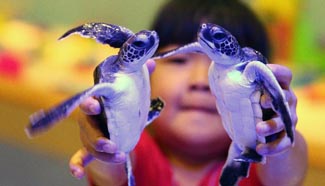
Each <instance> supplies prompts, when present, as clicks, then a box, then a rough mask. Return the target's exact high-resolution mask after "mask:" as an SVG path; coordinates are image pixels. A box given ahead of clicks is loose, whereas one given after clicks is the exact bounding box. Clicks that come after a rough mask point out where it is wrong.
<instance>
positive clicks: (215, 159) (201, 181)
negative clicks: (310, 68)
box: [70, 0, 307, 186]
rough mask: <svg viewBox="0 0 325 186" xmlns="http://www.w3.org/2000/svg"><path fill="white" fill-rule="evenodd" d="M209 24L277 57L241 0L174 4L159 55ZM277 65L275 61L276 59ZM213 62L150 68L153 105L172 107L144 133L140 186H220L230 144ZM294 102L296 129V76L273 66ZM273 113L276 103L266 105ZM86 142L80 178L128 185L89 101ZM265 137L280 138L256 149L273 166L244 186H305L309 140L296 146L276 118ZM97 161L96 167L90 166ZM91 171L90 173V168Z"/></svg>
mask: <svg viewBox="0 0 325 186" xmlns="http://www.w3.org/2000/svg"><path fill="white" fill-rule="evenodd" d="M202 22H211V23H215V24H218V25H220V26H222V27H224V28H226V29H227V30H229V31H230V32H231V33H232V34H233V35H234V36H235V37H236V38H237V39H238V41H239V43H240V44H241V46H249V47H251V48H254V49H256V50H258V51H260V52H261V53H262V54H264V55H265V56H266V57H268V58H269V57H270V48H269V43H268V39H267V36H266V33H265V30H264V28H263V26H262V25H261V23H260V22H259V20H258V19H257V18H256V16H255V15H254V14H253V12H252V11H251V10H250V9H249V8H247V7H246V6H245V5H244V4H242V3H241V2H240V1H237V0H193V1H186V0H171V1H169V2H168V3H167V4H166V5H165V6H164V7H162V9H161V11H160V12H159V13H158V16H157V17H156V20H155V21H154V22H153V26H152V30H155V31H157V33H158V35H159V37H160V46H159V49H158V52H164V51H168V50H171V49H174V48H176V47H179V46H181V45H183V44H187V43H190V42H193V41H194V40H196V33H197V30H198V28H199V25H200V24H201V23H202ZM269 59H270V58H269ZM210 63H211V60H210V59H209V58H208V57H207V56H206V55H204V54H198V53H187V54H179V55H174V56H172V57H169V58H166V59H161V60H158V61H157V63H156V68H155V62H154V61H152V60H149V61H148V62H147V66H148V69H149V71H150V72H152V71H153V69H154V68H155V70H154V72H153V73H152V74H151V88H152V97H157V96H159V97H161V98H162V99H164V100H165V102H166V105H165V108H164V110H163V112H162V113H161V115H160V117H159V118H157V119H156V120H155V121H154V122H153V123H152V124H151V125H149V127H148V128H147V129H146V130H145V131H144V132H143V134H142V136H141V139H140V141H139V143H138V145H137V146H136V148H135V149H134V151H133V152H132V161H133V166H134V174H135V181H136V184H137V185H139V186H192V185H193V186H205V185H213V186H216V185H219V183H218V182H219V177H220V173H221V169H222V166H223V163H224V162H225V160H226V157H227V151H228V148H229V145H230V142H231V141H230V139H229V137H228V136H227V133H226V132H225V130H224V128H223V127H222V124H221V117H220V115H219V114H218V111H217V109H216V106H215V98H214V97H213V96H212V94H211V92H210V89H209V85H208V76H207V72H208V68H209V65H210ZM269 67H270V68H271V69H272V71H273V73H274V74H275V76H276V78H277V80H278V81H279V83H280V85H281V86H282V88H283V90H284V92H285V95H286V99H287V100H288V102H289V106H290V111H291V115H292V120H293V123H294V124H296V123H297V116H296V104H297V100H296V97H295V95H294V93H293V92H292V90H291V88H290V82H291V78H292V74H291V72H290V70H289V69H287V68H286V67H283V66H280V65H275V64H270V65H269ZM261 105H262V106H263V107H264V108H266V109H267V108H269V105H270V100H269V99H268V98H267V97H266V96H262V97H261ZM81 109H82V110H83V112H84V113H85V114H83V115H82V116H81V117H80V120H79V125H80V136H81V140H82V142H83V144H84V148H82V149H81V150H79V151H78V152H77V153H76V154H75V155H74V156H73V157H72V158H71V161H70V168H71V171H72V174H73V175H74V176H75V177H77V178H80V177H82V176H83V175H84V174H85V171H86V172H87V175H88V177H89V180H90V181H89V183H90V185H98V186H102V185H105V186H108V185H114V186H117V185H125V183H126V181H127V180H126V175H125V170H124V165H123V164H121V163H122V162H125V154H124V153H123V152H120V151H119V150H118V149H117V148H116V145H115V144H114V143H113V142H111V141H110V140H108V139H107V138H105V137H104V136H103V134H102V133H101V132H100V130H99V128H98V127H97V125H98V124H97V123H95V122H94V121H92V119H91V118H90V117H88V116H87V115H95V114H98V113H99V112H100V107H99V103H98V102H97V101H96V100H95V99H88V100H87V101H85V102H84V103H83V104H82V105H81ZM256 131H257V133H258V134H259V135H260V136H269V135H272V134H278V135H277V139H275V140H274V141H272V142H270V143H266V144H259V145H258V146H257V148H256V150H257V152H258V153H259V154H261V155H266V156H267V162H266V164H256V165H255V164H254V165H253V166H252V168H251V171H250V176H249V178H247V179H243V180H242V181H241V182H240V183H239V185H277V186H281V185H283V186H289V185H301V184H302V182H303V179H304V175H305V171H306V167H307V155H306V154H307V150H306V144H305V141H304V139H303V137H302V136H301V135H300V133H299V132H297V131H295V145H294V146H293V147H292V146H291V144H290V140H289V139H288V138H287V137H286V136H285V135H284V124H283V123H282V121H281V119H280V118H279V117H277V116H276V115H271V116H270V117H269V118H267V119H266V120H265V121H263V122H261V123H258V124H257V126H256ZM91 160H93V161H92V162H91V163H90V164H89V165H88V163H89V162H90V161H91ZM86 165H88V166H87V169H84V168H85V166H86Z"/></svg>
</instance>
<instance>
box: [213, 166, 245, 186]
mask: <svg viewBox="0 0 325 186" xmlns="http://www.w3.org/2000/svg"><path fill="white" fill-rule="evenodd" d="M249 167H250V163H248V162H236V161H233V162H232V163H231V164H228V165H227V166H225V167H224V168H223V170H222V174H221V176H220V180H219V183H220V185H221V186H233V185H236V184H237V182H238V181H239V180H240V178H242V177H247V176H248V171H249Z"/></svg>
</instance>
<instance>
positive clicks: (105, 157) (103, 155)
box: [81, 136, 126, 163]
mask: <svg viewBox="0 0 325 186" xmlns="http://www.w3.org/2000/svg"><path fill="white" fill-rule="evenodd" d="M81 140H82V141H83V145H84V146H85V148H86V149H87V151H88V152H89V153H90V154H91V155H92V157H93V158H95V159H97V160H101V161H103V162H109V163H122V162H125V161H126V155H125V153H124V152H120V151H117V150H116V148H115V149H114V150H112V149H111V147H109V148H110V149H109V150H108V149H107V147H98V146H99V145H98V144H97V147H94V146H96V144H91V143H90V142H89V141H88V140H87V139H85V136H81ZM105 140H107V139H105ZM100 141H101V140H100V139H99V140H98V143H102V142H100ZM104 144H106V142H104ZM110 152H111V153H110Z"/></svg>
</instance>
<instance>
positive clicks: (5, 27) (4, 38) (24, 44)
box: [0, 20, 43, 52]
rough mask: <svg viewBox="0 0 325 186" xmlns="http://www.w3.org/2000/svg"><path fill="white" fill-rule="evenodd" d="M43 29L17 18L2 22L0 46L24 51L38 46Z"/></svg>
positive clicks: (41, 38)
mask: <svg viewBox="0 0 325 186" xmlns="http://www.w3.org/2000/svg"><path fill="white" fill-rule="evenodd" d="M42 41H43V30H42V29H41V28H40V27H38V26H34V25H32V24H28V23H25V22H23V21H19V20H12V21H8V22H4V23H3V24H2V25H1V27H0V46H2V48H3V49H6V50H10V51H16V52H26V51H31V50H35V49H37V48H39V47H40V45H41V43H42Z"/></svg>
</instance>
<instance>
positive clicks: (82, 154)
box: [69, 148, 93, 179]
mask: <svg viewBox="0 0 325 186" xmlns="http://www.w3.org/2000/svg"><path fill="white" fill-rule="evenodd" d="M92 160H93V156H92V155H91V154H90V153H88V151H87V150H86V149H85V148H81V149H79V150H78V151H77V152H76V153H75V154H74V155H73V156H72V157H71V159H70V162H69V167H70V172H71V174H72V175H73V176H74V177H75V178H77V179H81V178H83V177H84V175H85V167H86V166H87V165H88V164H89V163H90V162H91V161H92Z"/></svg>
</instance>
